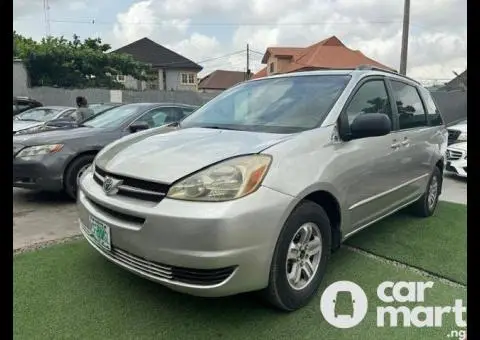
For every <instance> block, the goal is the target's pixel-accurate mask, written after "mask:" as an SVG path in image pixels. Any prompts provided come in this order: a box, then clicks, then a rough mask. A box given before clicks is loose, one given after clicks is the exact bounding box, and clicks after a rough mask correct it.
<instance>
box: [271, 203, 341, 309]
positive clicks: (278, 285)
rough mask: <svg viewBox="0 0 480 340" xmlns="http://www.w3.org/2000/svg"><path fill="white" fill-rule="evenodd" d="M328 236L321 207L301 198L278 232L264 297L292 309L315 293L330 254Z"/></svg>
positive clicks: (327, 220) (326, 223) (327, 222)
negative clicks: (301, 200)
mask: <svg viewBox="0 0 480 340" xmlns="http://www.w3.org/2000/svg"><path fill="white" fill-rule="evenodd" d="M331 243H332V236H331V227H330V221H329V219H328V216H327V214H326V213H325V210H324V209H323V208H322V207H321V206H319V205H318V204H315V203H313V202H310V201H304V202H301V203H300V204H299V205H298V206H297V207H296V208H295V209H294V210H293V212H292V213H291V214H290V216H289V218H288V219H287V221H286V222H285V225H284V227H283V229H282V231H281V233H280V236H279V239H278V241H277V245H276V247H275V252H274V255H273V258H272V265H271V268H270V279H269V285H268V287H267V288H266V289H265V291H264V295H265V297H266V299H267V300H268V301H269V302H270V303H271V304H273V305H274V306H275V307H277V308H280V309H282V310H285V311H294V310H297V309H299V308H301V307H303V306H304V305H306V304H307V303H308V302H309V301H310V300H311V299H312V298H313V296H314V295H315V294H316V292H317V290H318V288H319V286H320V283H321V281H322V279H323V276H324V274H325V270H326V265H327V261H328V259H329V257H330V250H331Z"/></svg>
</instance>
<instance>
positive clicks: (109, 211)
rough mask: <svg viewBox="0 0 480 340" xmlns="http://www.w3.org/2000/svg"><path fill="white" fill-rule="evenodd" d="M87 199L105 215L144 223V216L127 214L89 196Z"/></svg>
mask: <svg viewBox="0 0 480 340" xmlns="http://www.w3.org/2000/svg"><path fill="white" fill-rule="evenodd" d="M87 200H88V202H90V204H91V205H93V206H94V207H95V208H97V209H98V210H100V211H101V212H103V213H104V214H106V215H110V216H112V217H114V218H118V219H119V220H122V221H125V222H130V223H136V224H144V223H145V219H144V218H141V217H137V216H133V215H127V214H125V213H122V212H119V211H116V210H113V209H110V208H108V207H106V206H104V205H103V204H100V203H97V202H95V201H93V200H91V199H90V198H87Z"/></svg>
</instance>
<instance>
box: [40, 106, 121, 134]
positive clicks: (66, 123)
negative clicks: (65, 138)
mask: <svg viewBox="0 0 480 340" xmlns="http://www.w3.org/2000/svg"><path fill="white" fill-rule="evenodd" d="M121 105H123V104H120V103H102V104H92V105H89V108H90V109H92V111H93V116H92V117H89V118H88V119H92V118H93V117H95V116H97V115H99V114H102V113H104V112H107V111H108V110H111V109H113V108H115V107H119V106H121ZM88 119H87V120H88ZM82 123H84V122H79V123H77V122H76V120H75V117H74V116H73V115H71V116H68V117H64V118H58V119H54V120H51V121H49V122H46V123H45V125H43V126H41V127H40V128H38V129H37V130H36V131H34V132H40V131H51V130H57V129H72V128H75V127H78V125H79V124H82Z"/></svg>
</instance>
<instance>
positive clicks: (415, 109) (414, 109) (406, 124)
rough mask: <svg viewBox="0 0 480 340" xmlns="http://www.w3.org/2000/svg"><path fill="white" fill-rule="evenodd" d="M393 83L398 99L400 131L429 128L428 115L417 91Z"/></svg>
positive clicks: (396, 82) (413, 88)
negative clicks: (422, 127)
mask: <svg viewBox="0 0 480 340" xmlns="http://www.w3.org/2000/svg"><path fill="white" fill-rule="evenodd" d="M391 83H392V88H393V92H394V94H395V97H396V104H397V110H398V124H399V128H400V130H402V129H412V128H416V127H421V126H427V115H426V114H425V109H424V108H423V103H422V99H421V98H420V95H419V94H418V91H417V89H416V88H415V87H413V86H411V85H407V84H405V83H402V82H398V81H394V80H392V81H391Z"/></svg>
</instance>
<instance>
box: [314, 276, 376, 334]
mask: <svg viewBox="0 0 480 340" xmlns="http://www.w3.org/2000/svg"><path fill="white" fill-rule="evenodd" d="M367 310H368V298H367V295H366V294H365V292H364V290H363V289H362V288H361V287H360V286H359V285H357V284H356V283H354V282H350V281H337V282H334V283H332V284H331V285H330V286H328V287H327V288H326V289H325V290H324V291H323V293H322V297H321V298H320V311H321V312H322V315H323V317H324V319H325V321H327V322H328V323H329V324H331V325H332V326H334V327H337V328H343V329H346V328H352V327H355V326H356V325H358V324H359V323H360V322H361V321H362V320H363V319H364V318H365V316H366V315H367Z"/></svg>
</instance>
